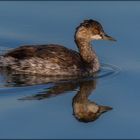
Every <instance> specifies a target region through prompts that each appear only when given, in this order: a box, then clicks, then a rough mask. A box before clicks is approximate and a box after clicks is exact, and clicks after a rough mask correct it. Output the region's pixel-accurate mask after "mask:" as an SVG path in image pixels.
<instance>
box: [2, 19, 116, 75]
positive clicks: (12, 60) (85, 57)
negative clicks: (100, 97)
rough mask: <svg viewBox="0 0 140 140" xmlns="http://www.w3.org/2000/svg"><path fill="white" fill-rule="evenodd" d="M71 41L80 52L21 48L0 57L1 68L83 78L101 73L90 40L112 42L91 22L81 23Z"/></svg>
mask: <svg viewBox="0 0 140 140" xmlns="http://www.w3.org/2000/svg"><path fill="white" fill-rule="evenodd" d="M74 39H75V43H76V45H77V47H78V50H79V52H77V51H74V50H72V49H69V48H66V47H64V46H62V45H57V44H47V45H24V46H20V47H18V48H15V49H13V50H11V51H9V52H7V53H5V54H3V55H2V56H0V67H2V68H8V69H10V70H12V71H16V72H19V73H25V74H33V75H34V74H39V75H47V76H85V75H89V74H92V73H94V72H97V71H99V70H100V63H99V60H98V57H97V55H96V53H95V51H94V50H93V48H92V45H91V41H92V40H111V41H115V39H114V38H112V37H111V36H108V35H107V34H106V33H105V32H104V30H103V27H102V25H101V24H100V23H99V22H98V21H95V20H92V19H88V20H84V21H83V22H82V23H81V24H80V25H79V26H78V27H77V28H76V31H75V35H74Z"/></svg>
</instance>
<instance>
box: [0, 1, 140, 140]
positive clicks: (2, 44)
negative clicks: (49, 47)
mask: <svg viewBox="0 0 140 140" xmlns="http://www.w3.org/2000/svg"><path fill="white" fill-rule="evenodd" d="M139 13H140V2H39V1H38V2H34V1H32V2H2V1H1V2H0V51H1V53H3V52H4V51H5V50H8V49H12V48H15V47H17V46H19V45H24V44H45V43H58V44H62V45H65V46H67V47H69V48H72V49H75V50H77V48H76V45H75V44H74V41H73V35H74V31H75V27H76V26H77V25H78V24H79V23H80V22H82V20H83V19H88V18H92V19H96V20H98V21H100V22H101V23H102V25H103V27H104V30H105V31H106V32H107V33H108V34H109V35H111V36H113V37H114V38H116V39H117V42H115V43H113V42H108V41H95V42H93V44H94V46H95V49H96V52H97V54H98V56H99V58H100V61H101V62H102V63H104V64H106V65H103V67H102V70H101V72H100V73H98V74H97V76H96V78H90V79H76V80H68V81H61V82H55V83H54V82H50V83H48V84H47V83H46V82H45V81H46V80H47V79H44V78H37V77H28V76H26V77H25V76H16V75H14V76H11V75H9V74H6V73H2V72H1V74H0V138H140V133H139V129H140V111H139V110H140V92H139V91H140V90H139V89H140V86H139V81H140V77H139V75H140V45H139V30H140V15H139ZM119 69H120V70H119ZM118 71H119V73H118ZM97 77H98V78H97ZM55 80H56V79H55ZM85 89H86V90H85ZM78 93H80V95H81V94H82V95H83V93H85V94H86V95H87V97H84V98H85V99H86V101H87V102H88V103H91V104H92V105H93V106H94V105H95V103H96V104H98V105H102V106H108V107H111V108H113V109H112V110H111V111H108V112H106V113H104V114H101V116H100V117H99V118H98V119H97V120H95V121H93V122H89V123H83V122H79V121H78V120H77V119H76V115H75V112H74V111H75V110H74V105H75V102H76V100H75V99H76V98H77V96H76V95H77V94H78ZM87 98H88V99H89V100H88V99H87ZM19 99H20V100H19ZM21 99H22V100H21ZM40 99H42V100H40ZM93 102H94V103H93ZM82 103H83V102H82ZM83 104H84V103H83Z"/></svg>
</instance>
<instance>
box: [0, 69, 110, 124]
mask: <svg viewBox="0 0 140 140" xmlns="http://www.w3.org/2000/svg"><path fill="white" fill-rule="evenodd" d="M0 72H1V73H2V74H3V75H5V79H6V80H7V82H9V83H15V84H14V85H19V86H20V85H34V84H40V83H48V82H52V81H55V82H54V84H53V86H52V87H50V88H47V89H43V90H42V92H39V93H37V94H34V95H32V96H26V97H23V98H20V99H19V100H42V99H47V98H50V97H54V96H57V95H61V94H64V93H67V92H69V91H77V93H76V95H75V96H74V97H73V100H72V108H73V115H74V116H75V118H76V119H77V120H78V121H80V122H91V121H95V120H96V119H97V118H99V116H101V115H102V114H103V113H104V112H107V111H109V110H111V109H112V108H111V107H109V106H103V105H99V104H97V103H96V102H95V101H91V100H89V96H90V95H91V94H92V93H93V91H94V90H95V89H96V85H97V79H95V78H91V77H90V78H74V77H67V80H66V79H63V78H62V77H43V76H42V77H40V76H29V75H19V74H18V75H17V74H15V73H14V74H11V73H9V72H8V71H0ZM77 89H78V90H77Z"/></svg>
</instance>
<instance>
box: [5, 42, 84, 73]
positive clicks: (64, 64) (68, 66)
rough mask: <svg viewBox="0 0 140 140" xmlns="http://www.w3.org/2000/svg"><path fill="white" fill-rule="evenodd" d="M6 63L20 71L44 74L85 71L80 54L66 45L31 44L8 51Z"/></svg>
mask: <svg viewBox="0 0 140 140" xmlns="http://www.w3.org/2000/svg"><path fill="white" fill-rule="evenodd" d="M3 59H4V62H3V63H5V64H4V65H5V66H7V67H10V68H11V69H14V70H16V71H19V72H25V73H33V74H43V75H81V74H82V73H83V72H84V71H85V67H84V62H83V61H82V58H81V56H80V54H79V53H78V52H76V51H74V50H71V49H68V48H66V47H64V46H60V45H55V44H50V45H29V46H21V47H19V48H17V49H14V50H12V51H10V52H8V53H6V54H5V55H4V57H3Z"/></svg>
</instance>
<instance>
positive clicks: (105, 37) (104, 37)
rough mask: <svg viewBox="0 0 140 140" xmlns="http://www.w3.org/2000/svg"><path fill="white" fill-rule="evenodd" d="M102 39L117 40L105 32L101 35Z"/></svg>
mask: <svg viewBox="0 0 140 140" xmlns="http://www.w3.org/2000/svg"><path fill="white" fill-rule="evenodd" d="M102 39H103V40H110V41H117V40H116V39H114V38H113V37H111V36H108V35H107V34H105V33H104V34H103V36H102Z"/></svg>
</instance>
